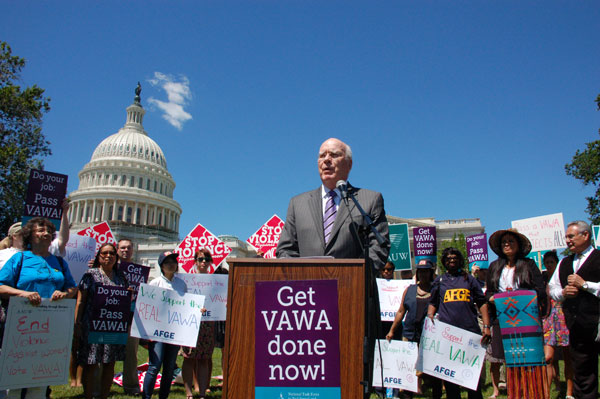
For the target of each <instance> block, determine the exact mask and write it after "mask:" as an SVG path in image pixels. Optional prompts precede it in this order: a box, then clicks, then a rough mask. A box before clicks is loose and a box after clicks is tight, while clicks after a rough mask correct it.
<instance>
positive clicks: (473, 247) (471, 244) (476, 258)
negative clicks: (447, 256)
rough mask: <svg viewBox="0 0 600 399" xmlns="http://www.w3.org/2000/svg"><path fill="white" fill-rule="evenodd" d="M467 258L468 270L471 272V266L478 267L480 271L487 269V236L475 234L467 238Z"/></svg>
mask: <svg viewBox="0 0 600 399" xmlns="http://www.w3.org/2000/svg"><path fill="white" fill-rule="evenodd" d="M467 257H468V258H469V270H473V266H479V268H480V269H487V268H488V266H489V263H488V243H487V234H485V233H482V234H475V235H472V236H468V237H467Z"/></svg>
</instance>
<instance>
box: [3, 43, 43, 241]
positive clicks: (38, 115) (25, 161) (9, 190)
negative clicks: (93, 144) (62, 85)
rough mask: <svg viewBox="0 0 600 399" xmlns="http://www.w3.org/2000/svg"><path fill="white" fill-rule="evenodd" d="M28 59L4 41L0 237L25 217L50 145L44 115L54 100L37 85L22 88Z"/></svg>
mask: <svg viewBox="0 0 600 399" xmlns="http://www.w3.org/2000/svg"><path fill="white" fill-rule="evenodd" d="M24 67H25V60H24V59H23V58H20V57H18V56H13V55H12V51H11V48H10V46H9V45H8V44H7V43H5V42H0V135H1V136H0V137H1V138H2V145H1V146H0V170H2V173H1V174H0V209H1V210H2V211H1V212H0V235H5V234H6V232H7V231H8V228H9V227H10V225H11V224H12V223H14V222H16V221H18V220H19V219H20V218H21V215H22V213H23V201H24V198H25V193H26V190H27V179H28V177H29V170H30V169H31V168H37V169H42V168H43V163H42V157H44V156H47V155H50V154H51V151H50V147H49V145H50V143H49V142H48V141H47V140H46V138H45V137H44V135H43V133H42V116H43V114H44V113H46V112H48V111H49V110H50V99H49V98H47V97H44V90H43V89H41V88H39V87H38V86H36V85H33V86H31V87H25V88H24V89H22V88H21V86H19V85H18V83H19V82H20V80H21V70H22V69H23V68H24Z"/></svg>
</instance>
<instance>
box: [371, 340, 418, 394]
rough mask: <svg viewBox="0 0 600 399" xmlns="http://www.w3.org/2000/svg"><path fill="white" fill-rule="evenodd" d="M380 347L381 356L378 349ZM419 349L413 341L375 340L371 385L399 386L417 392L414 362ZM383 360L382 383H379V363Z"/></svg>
mask: <svg viewBox="0 0 600 399" xmlns="http://www.w3.org/2000/svg"><path fill="white" fill-rule="evenodd" d="M380 348H381V358H380V357H379V349H380ZM418 357H419V349H418V347H417V344H416V343H415V342H403V341H390V342H388V341H386V340H385V339H380V340H377V342H375V357H374V359H375V361H374V362H373V386H375V387H385V388H400V389H404V390H409V391H413V392H418V385H417V381H418V380H417V370H416V369H415V364H416V363H417V359H418ZM382 362H383V384H382V383H381V364H382Z"/></svg>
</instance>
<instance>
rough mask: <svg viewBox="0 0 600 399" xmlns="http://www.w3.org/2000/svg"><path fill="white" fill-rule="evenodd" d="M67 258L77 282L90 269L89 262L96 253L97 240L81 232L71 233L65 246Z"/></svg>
mask: <svg viewBox="0 0 600 399" xmlns="http://www.w3.org/2000/svg"><path fill="white" fill-rule="evenodd" d="M65 252H66V253H67V254H66V256H65V260H66V261H67V263H68V264H69V270H70V271H71V275H72V276H73V280H75V283H78V282H79V280H81V277H83V274H84V273H85V272H86V271H87V270H88V262H89V261H90V259H94V256H95V255H96V240H94V239H93V238H92V237H85V236H81V235H79V234H70V235H69V242H68V243H67V246H66V248H65Z"/></svg>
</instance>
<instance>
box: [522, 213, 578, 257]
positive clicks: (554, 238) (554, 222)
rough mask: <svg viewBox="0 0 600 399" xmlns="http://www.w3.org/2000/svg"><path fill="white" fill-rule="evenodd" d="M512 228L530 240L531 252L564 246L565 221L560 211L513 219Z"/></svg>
mask: <svg viewBox="0 0 600 399" xmlns="http://www.w3.org/2000/svg"><path fill="white" fill-rule="evenodd" d="M511 225H512V227H513V228H515V229H517V231H518V232H519V233H521V234H524V235H526V236H527V238H529V241H531V245H532V248H531V252H538V251H548V250H551V249H557V248H566V246H567V244H566V243H565V223H564V221H563V214H562V213H554V214H552V215H544V216H537V217H534V218H528V219H520V220H513V221H512V222H511Z"/></svg>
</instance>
